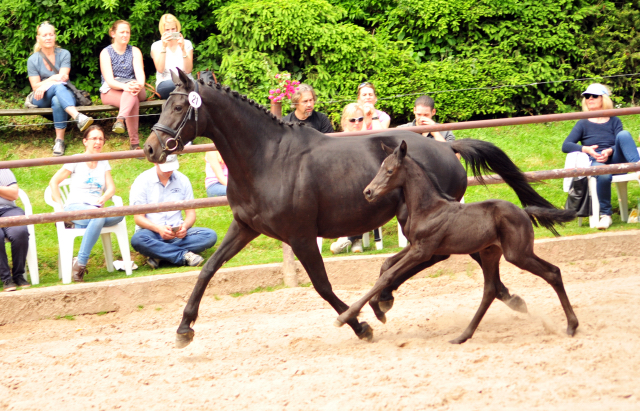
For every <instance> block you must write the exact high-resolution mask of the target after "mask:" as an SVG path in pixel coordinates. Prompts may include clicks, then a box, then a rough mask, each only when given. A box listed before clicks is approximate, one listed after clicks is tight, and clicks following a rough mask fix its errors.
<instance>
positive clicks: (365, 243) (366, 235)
mask: <svg viewBox="0 0 640 411" xmlns="http://www.w3.org/2000/svg"><path fill="white" fill-rule="evenodd" d="M362 246H363V247H365V248H366V247H369V233H364V234H362Z"/></svg>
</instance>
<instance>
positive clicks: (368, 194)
mask: <svg viewBox="0 0 640 411" xmlns="http://www.w3.org/2000/svg"><path fill="white" fill-rule="evenodd" d="M363 193H364V198H365V199H366V200H367V201H368V202H370V203H373V202H375V201H376V200H377V199H378V196H377V195H376V193H375V190H373V189H372V188H371V187H369V186H367V187H366V188H365V189H364V191H363Z"/></svg>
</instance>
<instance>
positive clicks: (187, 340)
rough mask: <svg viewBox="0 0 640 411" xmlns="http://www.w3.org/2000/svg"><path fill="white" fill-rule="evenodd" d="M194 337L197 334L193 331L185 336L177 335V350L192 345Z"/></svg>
mask: <svg viewBox="0 0 640 411" xmlns="http://www.w3.org/2000/svg"><path fill="white" fill-rule="evenodd" d="M194 335H196V333H195V331H193V330H191V331H189V332H186V333H184V334H179V333H178V334H176V348H184V347H186V346H187V345H189V344H191V341H193V336H194Z"/></svg>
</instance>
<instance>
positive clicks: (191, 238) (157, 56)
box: [0, 14, 640, 291]
mask: <svg viewBox="0 0 640 411" xmlns="http://www.w3.org/2000/svg"><path fill="white" fill-rule="evenodd" d="M158 28H159V32H160V35H161V37H160V40H158V41H156V42H155V43H153V45H152V46H151V57H152V59H153V62H154V65H155V69H156V84H155V86H156V87H155V88H156V91H157V93H158V94H159V95H160V96H161V98H163V99H166V98H168V96H169V94H170V93H171V91H173V90H174V88H175V87H176V86H175V84H174V83H173V81H172V78H171V70H174V71H175V70H176V69H178V68H179V69H181V70H183V71H184V72H185V73H187V74H188V76H189V77H190V78H191V79H193V77H192V76H191V71H192V69H193V45H192V43H191V42H190V41H189V40H187V39H185V38H184V37H183V36H182V34H181V25H180V22H179V21H178V19H176V18H175V17H174V16H172V15H171V14H165V15H164V16H162V18H161V19H160V22H159V27H158ZM109 36H110V37H111V44H110V45H109V46H108V47H106V48H105V49H103V50H102V52H101V53H100V71H101V74H102V77H101V79H102V85H101V87H100V97H101V100H102V102H103V103H105V104H110V105H113V106H116V107H118V109H119V112H118V115H117V119H116V121H115V122H114V124H113V127H112V131H113V132H115V133H125V132H128V136H129V142H130V148H131V149H132V150H139V149H140V140H139V135H138V112H139V104H140V102H142V101H144V100H145V99H146V92H145V81H146V79H145V73H144V68H143V63H142V60H143V58H142V53H141V51H140V49H138V48H137V47H133V46H131V45H130V44H129V42H130V39H131V27H130V25H129V23H128V22H126V21H124V20H118V21H116V22H114V23H113V24H112V25H111V27H110V29H109ZM27 65H28V76H29V81H30V84H31V87H32V89H33V93H32V94H33V95H32V97H31V102H32V104H33V105H34V106H36V107H51V109H52V112H53V118H54V128H55V141H54V146H53V155H54V156H61V155H63V154H64V152H65V148H66V145H65V142H64V137H65V130H66V128H67V122H68V121H69V118H71V119H73V121H75V122H76V125H77V127H78V128H79V129H80V131H81V132H82V133H83V134H82V142H83V144H84V146H85V154H97V153H100V152H101V151H102V148H103V146H104V142H105V133H104V131H103V129H102V128H101V127H100V126H97V125H93V118H91V117H89V116H86V115H84V114H82V113H79V112H78V110H77V108H76V106H75V104H76V101H75V98H74V95H73V93H71V92H70V91H69V89H68V88H67V87H65V82H67V81H68V80H69V73H70V69H71V56H70V54H69V52H68V51H67V50H64V49H62V48H60V47H58V45H57V43H56V30H55V27H53V25H51V24H50V23H48V22H44V23H42V24H40V25H39V26H38V28H37V34H36V44H35V46H34V53H33V54H32V55H31V57H30V58H29V59H28V62H27ZM610 95H611V93H610V90H609V89H608V88H607V87H606V86H604V85H602V84H597V83H595V84H591V85H589V86H588V87H587V89H586V90H585V91H584V92H583V93H582V107H583V111H593V110H602V109H610V108H613V103H612V101H611V98H610ZM355 98H356V102H355V103H351V104H347V105H346V106H345V107H344V110H343V111H342V116H341V119H340V127H341V129H342V130H343V131H346V132H354V131H361V130H378V129H386V128H388V127H389V126H390V122H391V118H390V116H389V115H388V114H387V113H385V112H384V111H381V110H379V109H377V108H376V103H377V100H378V97H377V93H376V88H375V86H374V84H372V83H370V82H364V83H362V84H360V85H359V86H358V88H357V90H356V94H355ZM291 103H292V112H291V113H290V114H288V115H287V116H285V117H284V118H283V120H284V121H291V122H302V123H305V124H306V125H307V126H308V127H311V128H313V129H316V130H318V131H320V132H322V133H331V132H333V131H334V129H333V126H332V123H331V121H330V120H329V118H328V117H327V116H326V115H325V114H323V113H321V112H318V111H316V103H317V95H316V92H315V90H314V89H313V87H311V86H310V85H307V84H300V86H299V87H298V88H297V90H296V91H295V93H294V94H293V96H292V97H291ZM413 114H414V120H413V121H411V122H410V123H407V124H404V125H401V126H399V127H410V126H425V125H435V124H438V123H436V121H435V119H434V117H435V116H436V107H435V102H434V100H433V98H431V97H429V96H426V95H424V96H420V97H418V98H417V99H416V101H415V104H414V108H413ZM423 136H424V137H425V138H431V139H434V140H436V141H439V142H442V143H446V142H451V141H454V140H455V136H454V134H453V133H452V132H451V131H433V132H425V133H423ZM562 151H563V152H565V153H571V152H583V153H586V154H587V155H588V156H589V159H590V162H591V164H592V165H594V166H598V165H605V164H618V163H626V162H638V161H640V157H639V155H638V150H637V148H636V145H635V142H634V140H633V138H632V137H631V134H630V133H629V132H628V131H625V130H623V126H622V122H621V120H620V119H619V118H617V117H597V118H589V119H584V120H580V121H578V122H577V123H576V125H575V126H574V127H573V129H572V130H571V133H570V134H569V136H568V137H567V138H566V140H565V141H564V143H563V145H562ZM178 169H179V161H178V158H177V156H176V155H171V156H169V158H168V160H167V161H166V163H164V164H156V165H154V166H153V167H151V168H150V169H148V170H146V171H144V172H143V173H142V174H140V175H139V176H138V177H137V178H136V179H135V181H134V183H133V185H132V186H131V189H130V190H131V192H130V204H131V205H144V204H156V203H161V202H167V201H180V200H190V199H193V198H194V197H193V189H192V186H191V182H190V181H189V179H188V178H187V177H186V176H185V175H184V174H182V173H181V172H180V171H178ZM228 178H229V172H228V169H227V166H226V165H225V162H224V159H222V157H221V156H220V154H219V153H218V152H216V151H214V152H208V153H206V154H205V188H206V192H207V196H209V197H214V196H225V195H226V189H227V184H228ZM596 178H597V193H598V199H599V203H600V214H601V215H600V220H599V222H598V226H597V227H598V228H599V229H607V228H608V227H609V226H611V223H612V218H611V215H612V209H611V175H602V176H597V177H596ZM67 179H69V187H70V192H69V195H68V197H67V198H66V201H63V199H62V197H61V195H60V184H61V183H62V182H63V181H65V180H67ZM49 187H50V188H51V195H52V198H53V200H54V201H55V202H57V203H59V204H60V207H61V208H62V209H64V210H65V211H80V210H89V209H96V208H101V207H104V206H105V203H106V202H107V201H108V200H109V199H110V198H111V197H112V196H113V195H114V193H115V190H116V187H115V183H114V179H113V177H112V175H111V167H110V165H109V162H108V161H89V162H83V163H69V164H65V165H64V166H63V167H62V168H61V169H60V170H58V172H56V173H55V175H54V176H53V177H52V178H51V181H50V183H49ZM17 198H18V183H17V181H16V178H15V176H14V175H13V173H12V172H11V171H10V170H7V169H0V217H7V216H16V215H24V211H23V210H22V209H21V208H19V207H17V206H16V204H15V200H16V199H17ZM122 219H123V217H108V218H93V219H79V220H73V221H72V224H73V225H74V226H75V227H76V228H83V229H85V230H86V232H85V234H84V236H83V237H82V243H81V245H80V250H79V252H78V255H77V257H75V258H74V259H73V264H72V280H73V281H74V282H82V281H84V277H85V275H87V274H88V272H87V263H88V261H89V257H90V253H91V250H92V248H93V246H94V245H95V243H96V242H97V240H98V238H99V237H100V233H101V230H102V229H103V227H110V226H113V225H116V224H118V223H119V222H120V221H122ZM134 221H135V224H136V227H135V233H134V235H133V237H132V238H131V246H132V247H133V249H134V250H136V251H137V252H139V253H140V254H142V255H144V256H146V257H147V264H148V265H149V266H150V267H152V268H153V269H156V268H158V267H159V266H160V265H161V264H162V263H163V262H164V263H168V264H173V265H187V266H192V267H196V266H199V265H200V264H202V263H203V261H204V259H203V257H202V256H201V255H200V253H202V252H203V251H205V250H207V249H209V248H211V247H213V246H214V244H215V243H216V241H217V234H216V233H215V232H214V231H213V230H211V229H208V228H201V227H196V226H195V223H196V212H195V210H184V215H183V213H182V212H181V211H171V212H159V213H148V214H140V215H135V216H134ZM379 230H380V229H378V230H375V231H374V240H375V244H376V248H378V249H381V248H382V243H381V235H380V234H381V233H379ZM0 235H2V236H3V237H4V239H5V240H7V241H9V242H10V243H11V257H12V267H9V263H8V258H7V254H6V251H5V249H4V247H2V251H0V277H1V279H2V282H3V285H4V291H13V290H16V288H17V287H28V286H29V282H28V281H26V279H25V260H26V255H27V248H28V240H29V233H28V232H27V229H26V227H24V226H21V227H9V228H2V229H0ZM349 249H350V250H351V252H355V253H359V252H362V251H363V244H362V235H359V236H353V237H343V238H339V239H337V240H336V241H335V242H333V243H332V244H331V247H330V250H331V252H332V253H334V254H335V253H340V252H344V251H348V250H349Z"/></svg>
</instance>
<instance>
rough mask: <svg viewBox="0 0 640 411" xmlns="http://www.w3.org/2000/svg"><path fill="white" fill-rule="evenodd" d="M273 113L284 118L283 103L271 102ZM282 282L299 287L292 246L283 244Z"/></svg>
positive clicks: (279, 117)
mask: <svg viewBox="0 0 640 411" xmlns="http://www.w3.org/2000/svg"><path fill="white" fill-rule="evenodd" d="M271 112H272V113H273V114H274V115H275V116H276V117H277V118H278V119H281V118H282V103H280V102H276V103H274V102H271ZM282 280H283V281H284V285H286V286H287V287H297V286H298V276H297V275H296V262H295V257H294V255H293V250H292V249H291V246H290V245H289V244H287V243H282Z"/></svg>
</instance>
